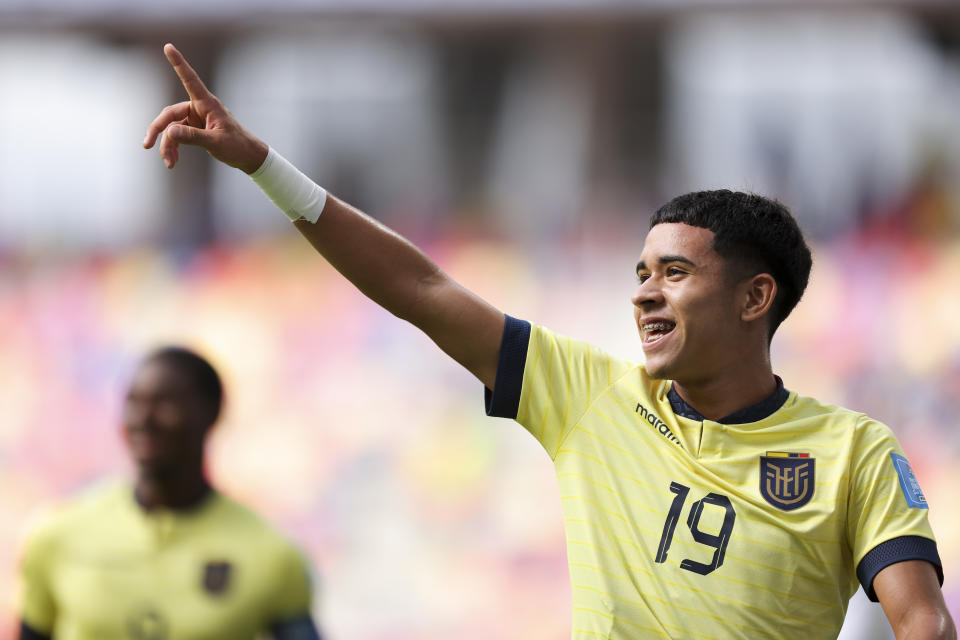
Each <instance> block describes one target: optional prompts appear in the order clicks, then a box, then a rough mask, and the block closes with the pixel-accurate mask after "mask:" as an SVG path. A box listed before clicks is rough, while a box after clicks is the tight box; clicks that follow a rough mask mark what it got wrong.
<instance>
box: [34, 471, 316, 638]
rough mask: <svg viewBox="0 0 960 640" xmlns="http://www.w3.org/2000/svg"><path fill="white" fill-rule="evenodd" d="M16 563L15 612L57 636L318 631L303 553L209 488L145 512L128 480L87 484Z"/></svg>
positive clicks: (37, 533)
mask: <svg viewBox="0 0 960 640" xmlns="http://www.w3.org/2000/svg"><path fill="white" fill-rule="evenodd" d="M22 572H23V604H22V616H21V617H22V620H23V622H24V624H25V625H27V626H28V627H29V628H30V629H32V630H34V631H37V632H40V633H41V634H43V635H47V636H52V637H53V638H55V640H115V639H116V640H119V639H123V640H201V639H202V640H220V639H222V640H242V639H244V638H256V637H258V634H260V633H261V632H265V631H267V630H269V629H270V628H271V627H272V626H274V625H281V626H282V624H283V623H285V622H288V621H290V622H292V621H305V623H306V624H305V626H306V629H307V633H306V635H304V636H303V637H310V638H313V637H316V635H315V631H313V632H312V633H310V632H311V631H312V630H313V625H312V623H311V622H310V621H309V615H310V604H311V602H310V600H311V595H310V582H309V576H308V571H307V568H306V565H305V563H304V560H303V557H302V556H301V554H300V553H299V552H298V551H297V549H296V548H294V547H293V546H292V545H291V544H290V543H289V542H288V541H286V540H285V539H284V538H283V537H282V536H281V535H279V534H278V533H277V532H276V531H274V530H273V529H272V528H271V527H270V526H269V525H267V524H266V523H265V522H264V521H263V520H262V519H261V518H260V517H259V516H257V515H256V514H254V513H253V512H251V511H250V510H249V509H247V508H245V507H243V506H241V505H239V504H237V503H236V502H233V501H232V500H229V499H228V498H225V497H224V496H222V495H220V494H218V493H216V492H214V491H211V492H210V493H209V494H208V495H207V496H206V497H204V498H203V500H202V501H201V502H200V503H199V504H198V505H196V506H195V507H193V508H191V509H188V510H183V511H179V510H178V511H170V510H166V509H158V510H153V511H151V512H147V511H145V510H144V509H142V508H141V507H140V506H139V505H138V504H137V502H136V500H135V498H134V495H133V489H132V488H131V487H129V486H111V487H107V488H105V489H99V490H96V491H94V492H92V493H90V494H88V495H86V496H84V497H82V498H81V499H80V500H78V501H76V502H74V503H71V504H69V505H68V506H66V507H64V508H63V509H62V510H61V511H60V512H58V513H57V514H55V515H54V516H52V517H51V518H50V519H49V520H48V521H47V522H46V523H45V524H43V525H42V526H40V527H38V529H37V530H36V531H35V532H33V534H32V535H31V536H30V537H29V539H28V541H27V546H26V549H25V554H24V557H23V567H22ZM301 628H303V627H301Z"/></svg>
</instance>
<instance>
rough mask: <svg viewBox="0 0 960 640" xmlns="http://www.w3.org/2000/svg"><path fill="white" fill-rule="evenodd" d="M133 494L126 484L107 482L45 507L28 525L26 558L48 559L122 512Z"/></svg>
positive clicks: (25, 545) (25, 538)
mask: <svg viewBox="0 0 960 640" xmlns="http://www.w3.org/2000/svg"><path fill="white" fill-rule="evenodd" d="M131 491H132V489H131V488H130V486H129V485H127V484H124V483H121V482H113V481H111V482H104V483H98V484H96V485H93V486H91V487H88V488H85V489H83V490H82V491H81V492H79V493H77V494H75V495H74V496H71V497H69V498H66V499H63V500H61V501H58V502H55V503H50V504H46V505H43V506H42V507H40V508H39V509H38V510H37V511H36V512H35V513H34V514H32V515H31V517H30V518H29V519H28V521H27V524H26V527H25V532H24V537H23V545H22V546H23V548H24V550H25V554H33V555H36V556H43V557H49V556H50V555H51V554H53V553H55V551H56V550H57V549H58V548H60V547H61V546H62V545H63V544H64V543H65V542H66V541H67V540H69V539H71V538H76V537H77V536H83V535H85V533H87V532H90V531H91V529H92V528H95V527H99V526H101V525H102V523H103V521H104V519H105V518H107V517H109V515H110V514H111V513H112V512H115V511H117V510H118V509H121V508H122V504H123V501H124V498H129V497H130V495H132V494H131Z"/></svg>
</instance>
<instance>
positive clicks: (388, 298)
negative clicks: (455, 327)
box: [294, 196, 456, 326]
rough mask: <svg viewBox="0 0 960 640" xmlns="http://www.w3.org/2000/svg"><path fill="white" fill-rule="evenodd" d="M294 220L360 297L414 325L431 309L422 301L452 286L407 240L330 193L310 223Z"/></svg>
mask: <svg viewBox="0 0 960 640" xmlns="http://www.w3.org/2000/svg"><path fill="white" fill-rule="evenodd" d="M294 225H295V226H296V228H297V229H298V230H299V231H300V233H301V234H303V236H304V237H305V238H306V239H307V240H308V241H309V242H310V244H311V245H313V247H314V248H315V249H316V250H317V252H319V253H320V255H322V256H323V257H324V258H326V260H327V261H328V262H329V263H330V264H331V265H332V266H333V267H334V268H335V269H336V270H337V271H339V272H340V273H341V274H342V275H343V276H344V277H345V278H347V279H348V280H349V281H350V282H352V283H353V284H354V286H356V287H357V288H358V289H359V290H360V291H361V292H362V293H363V294H364V295H365V296H367V297H368V298H370V299H371V300H373V301H374V302H376V303H377V304H379V305H380V306H382V307H383V308H384V309H386V310H387V311H389V312H390V313H392V314H393V315H395V316H397V317H399V318H402V319H404V320H407V321H409V322H411V323H413V324H415V325H418V326H420V325H423V324H424V323H426V322H427V320H428V318H429V317H430V316H431V315H432V314H434V313H435V311H434V310H431V309H430V307H431V305H429V304H425V303H426V301H427V300H429V299H430V298H431V297H434V296H436V295H442V294H438V293H437V291H439V290H442V289H443V288H445V287H453V286H456V285H455V284H454V283H453V282H452V281H451V280H450V278H449V277H447V276H446V274H444V273H443V271H441V270H440V268H439V267H438V266H437V265H436V264H435V263H434V262H433V261H432V260H430V258H428V257H427V256H426V255H425V254H424V253H423V252H422V251H421V250H420V249H418V248H417V247H416V246H414V245H413V244H412V243H410V242H409V241H408V240H406V239H405V238H403V237H402V236H400V235H399V234H398V233H396V232H394V231H392V230H391V229H389V228H388V227H386V226H385V225H383V224H381V223H380V222H378V221H376V220H374V219H373V218H371V217H370V216H368V215H367V214H365V213H363V212H362V211H359V210H357V209H355V208H354V207H352V206H350V205H349V204H347V203H345V202H343V201H341V200H339V199H338V198H336V197H334V196H328V197H327V202H326V205H325V206H324V209H323V215H321V216H320V218H319V219H318V220H317V221H316V222H315V223H310V222H308V221H306V220H298V221H296V222H295V223H294ZM424 316H426V318H425V317H424Z"/></svg>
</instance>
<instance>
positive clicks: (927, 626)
mask: <svg viewBox="0 0 960 640" xmlns="http://www.w3.org/2000/svg"><path fill="white" fill-rule="evenodd" d="M896 636H897V640H957V628H956V626H954V624H953V620H952V619H951V618H950V614H949V613H948V612H947V611H945V610H944V611H931V612H929V613H927V614H926V615H922V616H914V619H913V620H911V621H910V623H909V624H907V625H905V626H904V627H903V628H902V630H901V632H898V633H897V634H896Z"/></svg>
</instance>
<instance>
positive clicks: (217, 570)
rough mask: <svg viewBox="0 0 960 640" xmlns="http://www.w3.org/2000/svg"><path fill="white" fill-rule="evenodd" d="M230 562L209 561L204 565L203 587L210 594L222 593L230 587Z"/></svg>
mask: <svg viewBox="0 0 960 640" xmlns="http://www.w3.org/2000/svg"><path fill="white" fill-rule="evenodd" d="M230 574H231V565H230V563H229V562H208V563H207V564H206V565H205V566H204V567H203V588H204V590H205V591H206V592H207V593H209V594H210V595H220V594H223V593H225V592H226V591H227V589H228V588H229V587H230Z"/></svg>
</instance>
